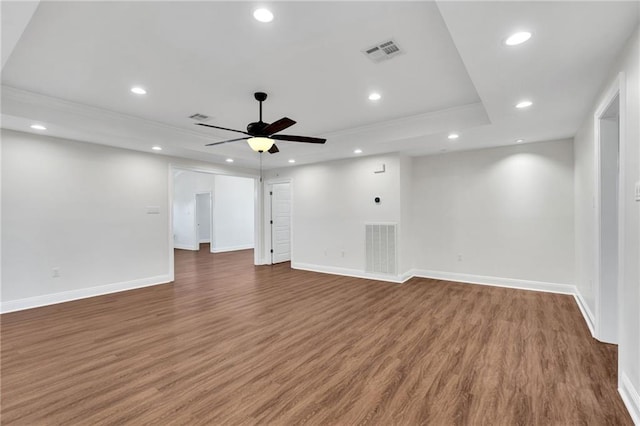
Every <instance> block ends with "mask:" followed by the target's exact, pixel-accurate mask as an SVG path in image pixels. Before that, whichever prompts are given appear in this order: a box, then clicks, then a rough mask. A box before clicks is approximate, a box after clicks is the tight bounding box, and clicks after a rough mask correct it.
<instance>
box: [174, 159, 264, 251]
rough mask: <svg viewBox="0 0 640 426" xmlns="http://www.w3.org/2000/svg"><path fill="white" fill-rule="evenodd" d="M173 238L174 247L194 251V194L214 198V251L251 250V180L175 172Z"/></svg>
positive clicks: (193, 172) (252, 229) (252, 222)
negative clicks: (203, 193)
mask: <svg viewBox="0 0 640 426" xmlns="http://www.w3.org/2000/svg"><path fill="white" fill-rule="evenodd" d="M173 176H174V182H173V189H174V194H173V235H174V244H175V247H176V248H181V249H186V250H197V249H198V246H199V243H198V239H197V237H196V228H195V219H196V218H195V212H196V210H195V209H196V194H197V193H202V192H210V193H211V194H212V196H213V242H212V244H211V250H212V251H213V252H223V251H230V250H242V249H248V248H253V241H254V196H255V194H254V181H255V180H254V179H252V178H246V177H239V176H227V175H219V174H211V173H202V172H195V171H189V170H174V173H173Z"/></svg>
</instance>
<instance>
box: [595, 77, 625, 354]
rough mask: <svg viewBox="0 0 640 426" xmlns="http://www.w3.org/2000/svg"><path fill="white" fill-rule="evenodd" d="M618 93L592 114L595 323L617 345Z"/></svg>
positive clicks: (599, 336) (601, 337) (598, 332)
mask: <svg viewBox="0 0 640 426" xmlns="http://www.w3.org/2000/svg"><path fill="white" fill-rule="evenodd" d="M620 106H621V105H620V90H619V89H618V88H615V89H614V90H612V91H610V93H609V96H607V98H606V99H605V101H604V102H603V104H602V105H601V107H600V108H599V109H598V111H597V112H596V115H595V126H596V128H595V135H596V150H597V152H596V159H597V161H596V163H597V164H596V175H597V179H598V182H597V185H596V190H597V194H598V195H597V196H596V218H597V220H596V227H597V231H596V287H595V290H596V291H595V297H596V314H595V317H596V321H595V322H596V324H595V326H596V327H595V328H596V330H595V334H596V338H597V339H598V340H600V341H603V342H607V343H614V344H617V343H618V327H619V318H618V317H619V315H618V313H619V299H618V297H619V283H620V271H621V268H620V257H621V254H620V239H621V231H620V211H621V207H620V200H621V198H620V147H621V144H620Z"/></svg>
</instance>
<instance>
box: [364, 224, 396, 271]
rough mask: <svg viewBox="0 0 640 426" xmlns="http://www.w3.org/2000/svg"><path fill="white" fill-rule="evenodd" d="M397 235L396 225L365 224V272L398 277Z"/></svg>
mask: <svg viewBox="0 0 640 426" xmlns="http://www.w3.org/2000/svg"><path fill="white" fill-rule="evenodd" d="M397 234H398V225H396V224H395V223H367V224H365V257H366V263H365V272H369V273H372V274H389V275H396V264H397V263H398V257H397V256H398V252H397V250H396V246H397V239H396V235H397Z"/></svg>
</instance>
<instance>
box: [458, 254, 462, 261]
mask: <svg viewBox="0 0 640 426" xmlns="http://www.w3.org/2000/svg"><path fill="white" fill-rule="evenodd" d="M458 262H462V255H461V254H459V255H458Z"/></svg>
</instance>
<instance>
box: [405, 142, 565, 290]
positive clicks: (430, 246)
mask: <svg viewBox="0 0 640 426" xmlns="http://www.w3.org/2000/svg"><path fill="white" fill-rule="evenodd" d="M412 199H413V221H412V232H411V234H412V236H413V238H414V240H413V244H414V245H413V247H414V253H415V255H414V267H415V268H416V269H418V270H423V271H424V272H421V273H420V275H426V276H440V275H444V276H445V277H446V276H453V278H460V279H465V277H464V276H455V274H463V275H466V276H468V278H469V279H472V280H473V279H474V278H475V279H476V281H478V280H479V282H482V281H483V280H484V279H483V278H482V277H495V278H500V279H504V278H506V279H511V280H524V281H533V282H538V283H550V284H552V286H549V287H548V289H558V288H562V287H557V286H555V284H560V285H561V286H562V285H571V284H573V272H574V271H573V153H572V142H571V141H570V140H565V141H552V142H545V143H531V144H523V145H517V146H509V147H503V148H493V149H483V150H476V151H466V152H459V153H450V154H443V155H435V156H427V157H422V158H416V159H415V161H414V163H413V191H412ZM443 273H444V274H443ZM489 281H491V280H489ZM516 285H517V283H516ZM542 288H545V285H542ZM566 290H567V291H571V288H567V289H566Z"/></svg>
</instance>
